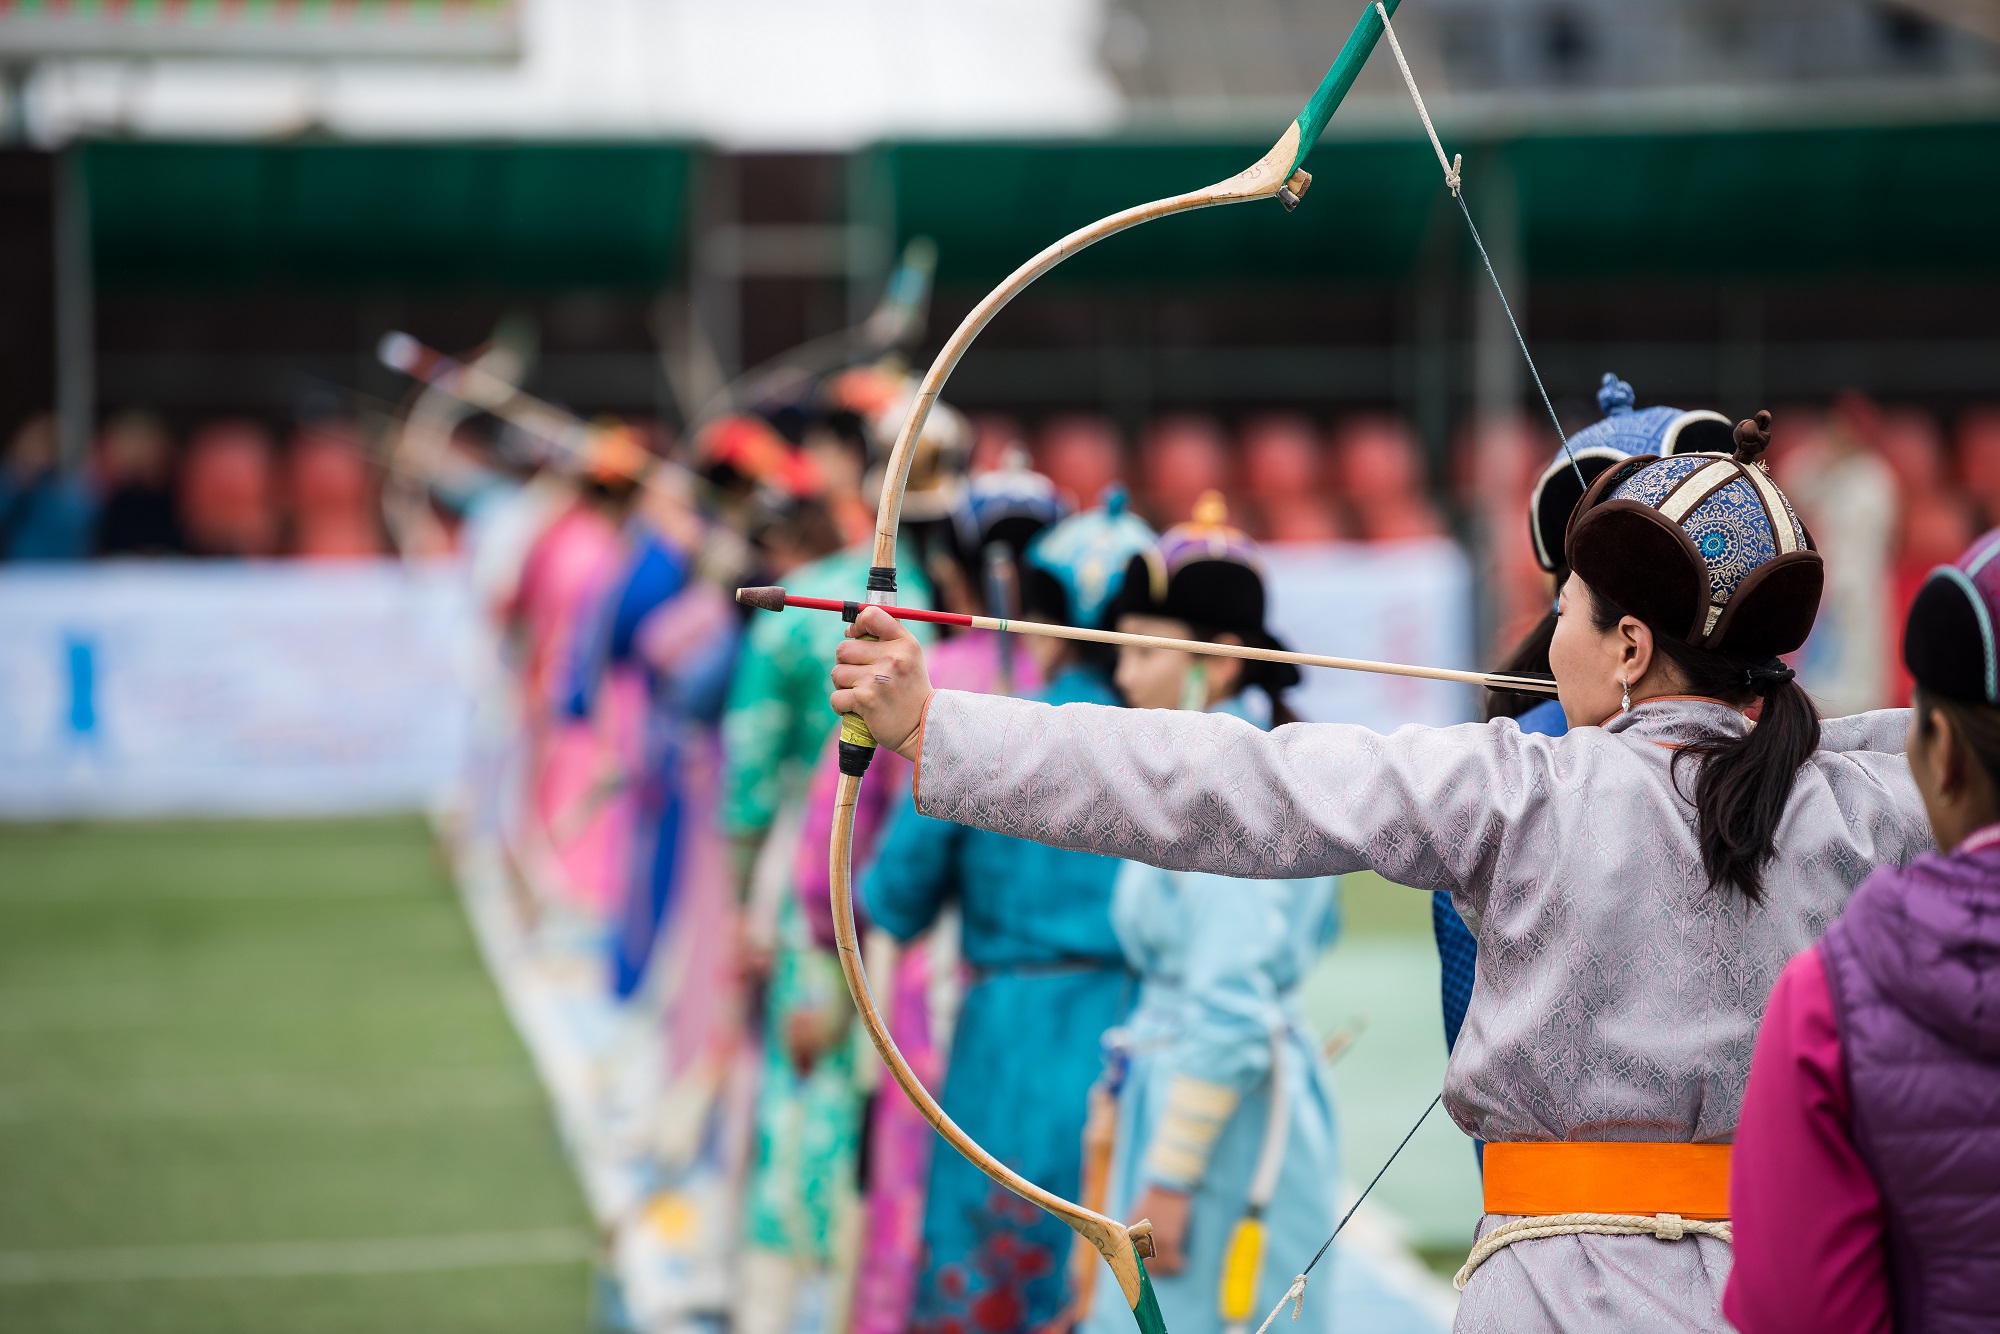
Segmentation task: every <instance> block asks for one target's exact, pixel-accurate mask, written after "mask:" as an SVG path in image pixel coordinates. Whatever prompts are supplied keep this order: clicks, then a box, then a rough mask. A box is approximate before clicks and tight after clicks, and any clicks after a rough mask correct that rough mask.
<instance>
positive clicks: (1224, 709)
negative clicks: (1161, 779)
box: [1085, 491, 1340, 1334]
mask: <svg viewBox="0 0 2000 1334" xmlns="http://www.w3.org/2000/svg"><path fill="white" fill-rule="evenodd" d="M1226 519H1227V512H1226V510H1225V508H1224V505H1223V501H1222V497H1221V496H1220V495H1218V494H1217V493H1215V492H1212V491H1211V492H1209V493H1208V494H1207V495H1205V496H1203V497H1202V499H1201V500H1200V501H1199V502H1198V503H1197V504H1196V505H1195V508H1194V517H1193V520H1192V521H1191V522H1189V523H1185V524H1181V525H1179V526H1177V527H1175V528H1173V529H1170V530H1169V531H1168V532H1167V533H1166V534H1165V535H1163V536H1162V537H1161V538H1160V540H1159V541H1158V542H1157V543H1155V544H1153V545H1151V546H1149V547H1148V548H1147V549H1146V550H1145V551H1144V552H1142V553H1140V554H1139V555H1136V556H1134V557H1133V558H1132V560H1131V563H1130V564H1129V565H1128V566H1127V568H1126V571H1125V579H1124V588H1123V590H1122V591H1121V592H1120V593H1119V595H1118V597H1117V599H1116V600H1115V601H1114V602H1113V604H1112V607H1111V611H1110V616H1109V619H1110V621H1111V623H1112V624H1114V625H1115V626H1116V628H1117V629H1119V630H1122V631H1125V632H1127V633H1130V634H1143V635H1158V636H1161V637H1166V638H1175V639H1186V638H1190V637H1194V638H1200V639H1207V640H1212V641H1217V642H1224V643H1238V644H1255V645H1260V646H1264V647H1277V641H1276V640H1275V639H1273V638H1272V636H1271V633H1270V631H1269V630H1267V629H1266V628H1265V625H1264V605H1265V597H1264V579H1263V575H1262V574H1261V573H1260V571H1259V564H1260V562H1259V559H1258V555H1257V551H1256V548H1255V547H1254V546H1253V545H1252V544H1251V542H1250V539H1249V538H1248V537H1246V536H1245V535H1244V534H1243V533H1241V532H1239V531H1237V530H1236V529H1234V528H1232V527H1230V526H1229V525H1228V524H1227V522H1226ZM1298 679H1299V677H1298V669H1297V668H1295V667H1292V666H1290V665H1289V664H1284V663H1261V662H1245V661H1243V660H1241V659H1237V658H1201V657H1196V656H1194V655H1192V654H1189V653H1185V652H1181V651H1179V650H1176V649H1171V648H1138V647H1134V646H1130V645H1128V646H1126V647H1125V648H1123V649H1121V650H1120V652H1119V655H1118V677H1117V680H1118V687H1119V689H1120V691H1122V692H1123V694H1124V696H1125V700H1126V702H1127V703H1128V704H1130V705H1131V706H1132V707H1134V708H1139V709H1189V710H1199V711H1201V712H1204V713H1211V714H1217V715H1227V716H1231V717H1236V718H1241V719H1243V720H1244V721H1246V722H1248V723H1249V724H1250V725H1252V726H1254V727H1258V728H1265V727H1270V726H1272V725H1274V724H1282V723H1286V722H1290V721H1293V720H1292V718H1291V715H1290V712H1289V710H1288V709H1287V708H1286V706H1285V703H1284V698H1283V696H1284V692H1285V691H1286V690H1287V689H1289V688H1290V687H1291V686H1293V685H1296V684H1297V683H1298ZM1335 893H1336V887H1335V883H1334V881H1333V880H1331V879H1329V878H1326V877H1323V876H1304V877H1299V878H1294V879H1260V880H1232V879H1227V878H1224V877H1222V876H1215V875H1200V874H1191V873H1186V872H1180V871H1168V870H1161V869H1159V868H1156V867H1152V866H1147V865H1144V864H1143V863H1140V862H1126V863H1124V865H1123V868H1122V869H1121V870H1120V871H1119V873H1118V881H1117V888H1116V891H1115V893H1114V895H1113V898H1112V902H1111V921H1112V925H1113V926H1114V927H1115V928H1116V930H1117V932H1118V940H1119V943H1120V944H1122V945H1123V946H1124V950H1125V958H1126V960H1127V962H1128V963H1129V964H1130V965H1131V966H1132V968H1133V969H1134V970H1135V971H1136V972H1137V973H1138V974H1139V977H1140V988H1139V1004H1138V1007H1137V1008H1136V1009H1135V1010H1134V1011H1133V1013H1132V1016H1131V1018H1130V1019H1128V1020H1127V1021H1126V1022H1125V1023H1123V1024H1121V1025H1120V1026H1119V1027H1118V1028H1117V1029H1114V1030H1113V1031H1112V1032H1110V1033H1107V1034H1105V1037H1104V1045H1105V1048H1106V1056H1107V1061H1106V1065H1107V1069H1106V1072H1105V1079H1104V1081H1103V1085H1104V1091H1105V1092H1106V1093H1107V1094H1115V1096H1116V1098H1117V1118H1116V1123H1117V1133H1116V1136H1115V1140H1114V1149H1113V1152H1112V1155H1111V1158H1110V1164H1109V1169H1110V1170H1109V1173H1108V1178H1109V1190H1108V1192H1107V1195H1106V1204H1107V1205H1108V1209H1107V1212H1109V1213H1110V1214H1111V1215H1112V1216H1113V1217H1117V1218H1129V1219H1138V1218H1142V1217H1143V1218H1147V1219H1150V1220H1151V1222H1152V1224H1153V1246H1154V1258H1153V1262H1152V1265H1151V1266H1150V1268H1151V1271H1152V1279H1153V1291H1154V1293H1155V1295H1156V1296H1157V1297H1158V1299H1159V1303H1160V1314H1161V1315H1162V1317H1164V1318H1165V1320H1166V1324H1167V1328H1168V1329H1170V1330H1172V1331H1174V1334H1202V1332H1203V1331H1207V1334H1223V1332H1224V1331H1225V1330H1228V1331H1234V1334H1244V1331H1245V1330H1246V1329H1247V1328H1248V1322H1249V1321H1251V1320H1253V1319H1254V1318H1255V1316H1254V1315H1253V1312H1255V1313H1261V1312H1262V1311H1264V1310H1265V1309H1267V1308H1269V1306H1270V1305H1271V1303H1272V1302H1273V1301H1274V1300H1276V1298H1277V1296H1278V1294H1279V1293H1281V1292H1283V1291H1284V1290H1285V1286H1286V1284H1287V1283H1289V1282H1290V1281H1291V1277H1292V1275H1293V1274H1296V1273H1297V1272H1299V1270H1300V1269H1301V1268H1303V1267H1304V1266H1305V1264H1306V1262H1307V1260H1308V1258H1309V1257H1310V1256H1311V1254H1312V1248H1313V1247H1315V1246H1317V1245H1318V1244H1319V1241H1320V1238H1322V1237H1324V1236H1325V1235H1326V1234H1327V1233H1328V1232H1330V1231H1331V1230H1332V1229H1333V1226H1334V1217H1335V1214H1334V1206H1335V1200H1336V1195H1337V1186H1338V1182H1339V1179H1340V1173H1339V1159H1338V1156H1337V1154H1336V1142H1335V1135H1334V1108H1333V1089H1332V1085H1331V1081H1330V1080H1329V1078H1328V1075H1327V1070H1326V1063H1325V1061H1324V1060H1323V1059H1322V1058H1321V1056H1320V1051H1319V1043H1318V1041H1317V1039H1316V1038H1315V1037H1314V1036H1313V1035H1312V1033H1311V1032H1310V1031H1309V1030H1308V1028H1307V1025H1306V1023H1305V1018H1304V1015H1303V1014H1302V1013H1301V1012H1300V1009H1299V989H1300V987H1301V985H1302V984H1303V983H1304V982H1305V979H1306V975H1307V974H1308V973H1309V972H1310V971H1311V970H1312V966H1313V963H1314V961H1315V960H1316V959H1317V958H1318V957H1319V955H1320V952H1321V951H1322V950H1324V949H1325V948H1326V947H1327V946H1329V945H1331V944H1332V943H1333V938H1334V934H1335V932H1336V930H1337V928H1338V912H1337V908H1336V905H1335ZM1267 1239H1268V1245H1267V1244H1266V1242H1267ZM1331 1314H1332V1308H1331V1306H1330V1305H1319V1306H1316V1307H1314V1308H1313V1309H1312V1310H1309V1311H1307V1312H1306V1315H1307V1317H1308V1318H1307V1321H1306V1323H1304V1324H1300V1325H1297V1326H1294V1327H1292V1329H1291V1331H1290V1334H1325V1331H1327V1330H1329V1329H1331V1328H1332V1325H1331V1322H1330V1316H1331ZM1130 1321H1131V1316H1130V1315H1129V1314H1128V1313H1127V1312H1126V1310H1125V1303H1124V1301H1123V1300H1122V1299H1121V1297H1120V1294H1119V1291H1118V1289H1117V1288H1116V1287H1115V1286H1113V1285H1112V1284H1110V1283H1100V1284H1098V1285H1096V1290H1095V1302H1094V1309H1093V1311H1092V1313H1091V1318H1090V1322H1089V1323H1088V1324H1087V1325H1086V1326H1085V1331H1086V1334H1111V1332H1112V1331H1116V1330H1123V1329H1125V1328H1127V1327H1128V1326H1129V1324H1130Z"/></svg>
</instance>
